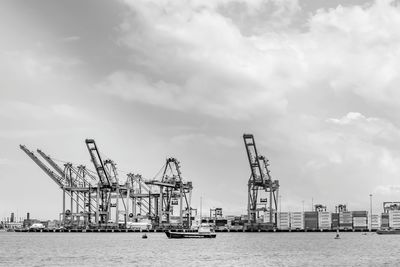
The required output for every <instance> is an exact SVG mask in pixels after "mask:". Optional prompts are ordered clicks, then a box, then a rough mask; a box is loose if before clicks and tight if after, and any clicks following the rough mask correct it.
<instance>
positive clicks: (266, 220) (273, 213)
mask: <svg viewBox="0 0 400 267" xmlns="http://www.w3.org/2000/svg"><path fill="white" fill-rule="evenodd" d="M275 214H276V213H275V211H273V212H272V223H275ZM269 220H270V217H269V211H264V220H263V222H264V223H269V222H270V221H269Z"/></svg>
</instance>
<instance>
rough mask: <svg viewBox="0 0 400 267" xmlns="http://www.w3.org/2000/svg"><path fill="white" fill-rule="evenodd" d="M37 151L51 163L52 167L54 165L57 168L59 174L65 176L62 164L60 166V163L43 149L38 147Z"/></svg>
mask: <svg viewBox="0 0 400 267" xmlns="http://www.w3.org/2000/svg"><path fill="white" fill-rule="evenodd" d="M36 151H37V152H38V153H39V154H40V156H42V157H43V158H44V159H45V160H46V161H47V162H48V163H49V164H50V166H51V167H53V169H54V170H56V171H57V172H58V174H59V175H61V176H63V177H64V175H65V174H64V171H63V169H62V168H61V167H60V166H58V164H57V163H55V162H54V161H53V160H52V159H51V158H50V156H48V155H46V154H45V153H44V152H43V151H41V150H40V149H37V150H36Z"/></svg>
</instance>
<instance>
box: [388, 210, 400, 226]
mask: <svg viewBox="0 0 400 267" xmlns="http://www.w3.org/2000/svg"><path fill="white" fill-rule="evenodd" d="M389 227H390V228H393V229H400V210H391V211H389Z"/></svg>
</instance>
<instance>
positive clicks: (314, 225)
mask: <svg viewBox="0 0 400 267" xmlns="http://www.w3.org/2000/svg"><path fill="white" fill-rule="evenodd" d="M304 229H306V230H317V229H318V212H316V211H306V212H304Z"/></svg>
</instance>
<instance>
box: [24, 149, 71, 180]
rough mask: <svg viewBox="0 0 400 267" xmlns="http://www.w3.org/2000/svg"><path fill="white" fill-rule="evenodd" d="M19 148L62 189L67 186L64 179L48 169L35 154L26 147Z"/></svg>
mask: <svg viewBox="0 0 400 267" xmlns="http://www.w3.org/2000/svg"><path fill="white" fill-rule="evenodd" d="M19 147H20V148H21V149H22V150H23V151H24V152H25V153H26V154H27V155H28V156H29V157H30V158H31V159H32V160H33V161H34V162H35V163H36V164H37V165H38V166H39V167H40V168H41V169H42V170H43V171H44V172H45V173H46V174H47V175H48V176H50V178H51V179H52V180H53V181H54V182H55V183H56V184H57V185H58V186H59V187H61V188H63V187H64V186H65V185H64V184H63V178H62V177H61V176H60V175H58V174H56V173H55V172H54V171H52V170H51V169H50V168H48V167H47V166H46V165H45V164H44V163H43V162H42V161H40V159H39V158H38V157H36V156H35V154H34V153H33V152H32V151H30V150H29V149H27V148H26V146H24V145H19Z"/></svg>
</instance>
